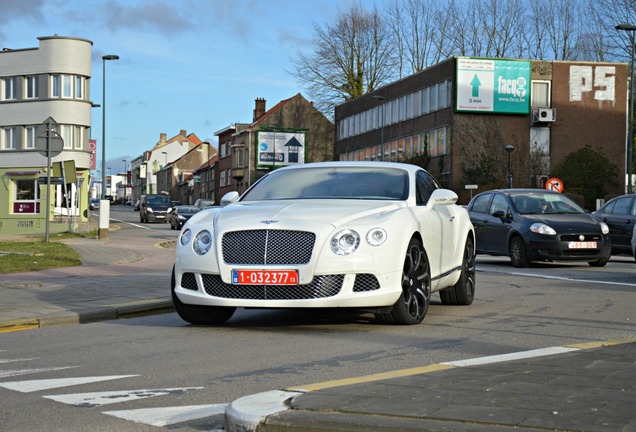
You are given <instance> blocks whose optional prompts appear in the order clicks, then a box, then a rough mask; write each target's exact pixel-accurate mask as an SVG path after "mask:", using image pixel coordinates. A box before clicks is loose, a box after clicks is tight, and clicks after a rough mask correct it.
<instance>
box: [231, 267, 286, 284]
mask: <svg viewBox="0 0 636 432" xmlns="http://www.w3.org/2000/svg"><path fill="white" fill-rule="evenodd" d="M232 283H233V284H234V285H298V271H296V270H232Z"/></svg>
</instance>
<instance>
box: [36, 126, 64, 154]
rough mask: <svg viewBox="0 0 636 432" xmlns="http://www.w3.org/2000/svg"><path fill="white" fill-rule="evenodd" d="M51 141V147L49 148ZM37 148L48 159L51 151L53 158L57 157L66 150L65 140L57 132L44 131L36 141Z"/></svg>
mask: <svg viewBox="0 0 636 432" xmlns="http://www.w3.org/2000/svg"><path fill="white" fill-rule="evenodd" d="M49 134H50V135H49ZM49 141H50V143H51V147H49ZM35 148H36V149H37V151H39V152H40V154H41V155H42V156H44V157H48V152H49V151H50V152H51V157H55V156H57V155H59V154H60V153H62V150H64V140H63V139H62V137H61V136H60V134H58V133H57V132H55V131H44V132H42V133H41V134H39V135H38V136H37V138H36V139H35Z"/></svg>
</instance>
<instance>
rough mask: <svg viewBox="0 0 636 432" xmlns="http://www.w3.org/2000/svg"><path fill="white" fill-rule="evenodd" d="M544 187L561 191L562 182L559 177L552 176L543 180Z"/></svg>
mask: <svg viewBox="0 0 636 432" xmlns="http://www.w3.org/2000/svg"><path fill="white" fill-rule="evenodd" d="M545 188H546V189H547V190H550V191H555V192H563V182H562V181H561V179H558V178H556V177H552V178H551V179H548V181H547V182H545Z"/></svg>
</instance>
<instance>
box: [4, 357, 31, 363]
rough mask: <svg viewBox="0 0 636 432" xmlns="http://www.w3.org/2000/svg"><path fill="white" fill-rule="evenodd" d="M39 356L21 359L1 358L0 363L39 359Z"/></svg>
mask: <svg viewBox="0 0 636 432" xmlns="http://www.w3.org/2000/svg"><path fill="white" fill-rule="evenodd" d="M37 359H38V357H33V358H21V359H0V363H13V362H19V361H29V360H37Z"/></svg>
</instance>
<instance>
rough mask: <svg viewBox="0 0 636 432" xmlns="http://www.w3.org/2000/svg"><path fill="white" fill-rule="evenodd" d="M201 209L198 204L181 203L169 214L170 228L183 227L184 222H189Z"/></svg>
mask: <svg viewBox="0 0 636 432" xmlns="http://www.w3.org/2000/svg"><path fill="white" fill-rule="evenodd" d="M200 211H201V209H200V208H199V207H197V206H190V205H180V206H177V207H175V208H174V209H172V211H171V212H170V216H169V221H170V228H171V229H181V227H183V224H184V223H186V222H187V220H188V219H190V218H191V217H192V216H194V214H195V213H198V212H200Z"/></svg>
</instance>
